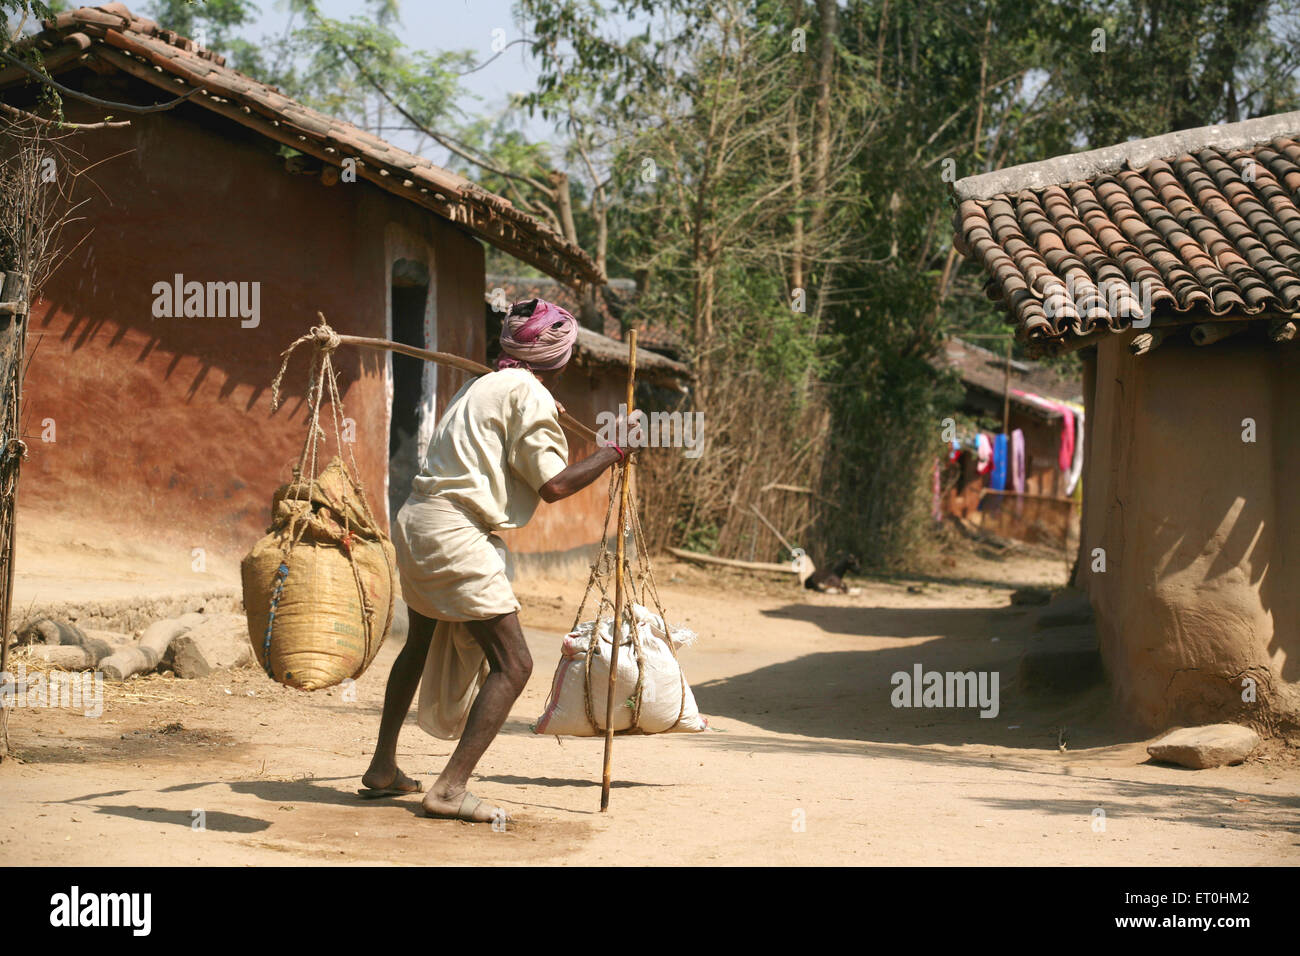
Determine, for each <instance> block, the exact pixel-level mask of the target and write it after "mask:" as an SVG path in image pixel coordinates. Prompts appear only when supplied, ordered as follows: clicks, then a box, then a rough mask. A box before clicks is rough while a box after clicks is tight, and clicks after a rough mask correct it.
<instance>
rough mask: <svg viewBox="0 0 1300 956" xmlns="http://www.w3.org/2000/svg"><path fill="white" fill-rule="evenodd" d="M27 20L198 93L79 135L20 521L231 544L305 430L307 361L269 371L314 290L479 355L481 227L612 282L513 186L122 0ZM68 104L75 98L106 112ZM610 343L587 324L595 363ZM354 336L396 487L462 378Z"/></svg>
mask: <svg viewBox="0 0 1300 956" xmlns="http://www.w3.org/2000/svg"><path fill="white" fill-rule="evenodd" d="M25 42H26V43H27V44H29V45H31V46H34V47H35V48H37V49H38V50H39V51H40V54H41V57H42V59H43V62H44V64H45V66H46V68H47V69H48V70H49V71H50V72H51V73H52V74H53V75H54V76H55V77H56V78H57V79H58V81H59V82H60V83H61V84H63V85H65V86H67V87H69V88H71V89H74V90H78V91H82V92H86V93H89V94H92V95H95V96H98V97H100V98H103V99H107V100H113V101H116V102H129V103H136V104H142V105H144V104H154V103H161V102H165V101H169V100H172V99H174V98H176V97H178V96H180V95H182V94H186V93H189V94H192V95H190V96H189V98H188V99H187V100H185V101H184V102H181V103H180V104H179V105H177V106H175V108H172V109H169V110H166V111H162V112H155V113H149V114H146V115H138V116H137V115H132V116H131V117H130V125H129V126H127V127H124V128H113V129H100V130H96V131H94V132H93V133H86V134H82V135H81V136H79V137H78V147H79V148H80V149H81V150H83V151H84V153H85V165H86V166H89V165H91V164H95V163H99V165H98V166H96V168H95V170H94V172H93V174H92V176H93V179H94V183H95V187H94V189H93V190H91V191H90V192H89V194H88V195H89V199H90V201H89V202H88V203H87V205H86V206H84V207H83V209H82V215H84V217H85V221H84V222H83V223H81V224H79V225H78V226H77V227H76V229H77V231H78V233H89V239H88V240H87V241H86V242H84V243H83V244H82V245H81V246H80V247H79V248H78V249H77V251H76V252H75V253H74V254H73V255H72V257H71V258H70V259H69V260H68V261H67V262H66V263H64V264H63V266H62V268H61V269H60V270H59V271H58V272H57V273H56V274H55V276H54V278H53V279H52V280H51V281H50V282H49V283H48V285H47V287H46V288H45V289H44V295H43V298H41V299H39V300H37V301H36V302H35V303H34V304H33V309H32V315H31V337H32V340H33V341H35V340H37V339H39V344H38V346H37V350H36V357H35V360H34V361H33V363H32V365H31V370H30V374H29V377H28V379H27V384H26V406H27V414H28V416H29V417H30V419H31V420H32V421H33V422H35V423H42V422H49V423H50V424H49V427H48V428H47V429H46V431H47V433H48V436H49V440H46V441H33V442H30V443H29V445H30V451H31V454H30V460H29V462H28V464H27V465H26V467H25V469H24V472H23V486H22V489H21V492H20V498H19V502H20V513H21V520H20V522H19V527H20V529H21V530H20V533H21V534H22V535H24V536H27V537H29V538H30V537H35V536H45V535H49V534H54V533H56V532H57V526H59V525H60V523H68V524H72V525H75V526H76V527H78V528H80V529H82V530H83V531H84V529H86V528H95V529H103V534H105V535H111V536H114V537H118V538H129V539H133V540H148V541H150V542H158V543H160V544H162V543H166V544H169V545H173V546H177V547H181V548H185V549H191V548H205V549H207V550H208V551H210V552H220V553H223V554H230V555H233V556H238V554H240V553H242V551H243V550H244V549H246V548H247V547H248V545H249V544H250V543H251V542H252V541H253V540H255V539H256V538H257V537H258V536H260V535H261V534H262V533H263V532H264V529H265V526H266V523H267V520H268V504H269V496H270V493H271V491H272V490H273V489H274V488H275V487H276V486H277V485H278V484H279V483H281V482H282V481H283V480H285V479H286V477H287V476H288V474H289V467H290V463H291V461H292V460H293V459H294V458H296V455H297V452H298V449H299V448H300V447H301V443H302V440H303V437H304V433H305V425H306V419H305V412H306V409H305V408H304V404H303V395H304V390H305V384H306V382H305V377H306V363H305V362H303V361H301V360H296V363H297V364H295V365H291V366H290V372H289V377H288V379H287V382H288V389H289V396H290V401H289V402H288V404H287V406H286V407H285V408H283V409H281V411H280V412H279V413H278V414H275V415H272V414H271V413H270V408H269V405H270V398H271V396H270V389H269V385H270V382H271V379H272V377H273V376H274V374H275V372H276V370H277V368H278V365H279V361H280V359H279V355H280V352H281V351H282V350H283V349H284V348H285V347H286V346H287V345H288V344H289V343H290V342H291V341H292V340H293V339H295V338H296V337H298V336H299V335H301V334H303V333H304V332H305V331H306V330H307V329H308V328H309V327H310V326H311V325H313V324H315V322H316V318H315V316H316V313H317V311H318V310H319V311H320V312H323V313H324V314H325V316H326V317H327V319H328V320H329V321H330V323H331V324H332V325H333V326H334V327H335V328H336V329H337V330H339V331H340V332H344V333H350V334H356V335H363V336H374V337H383V338H390V339H396V340H398V341H402V342H406V343H409V344H412V345H416V346H420V347H424V348H430V349H438V350H443V351H448V352H453V353H456V354H459V355H463V356H466V357H469V358H474V359H477V360H479V361H483V360H485V359H486V357H487V356H486V351H485V322H484V301H483V290H484V247H483V245H482V244H483V243H490V244H491V245H493V246H495V247H497V248H498V249H501V250H503V251H504V252H506V253H509V254H510V255H511V256H513V257H515V258H517V259H518V260H520V261H522V262H523V263H526V264H527V265H529V266H531V267H532V268H535V269H537V270H540V271H541V272H543V273H545V274H546V275H547V276H550V277H553V279H554V280H555V281H556V282H557V283H559V284H561V285H563V286H566V287H568V286H573V287H580V286H582V285H583V284H584V283H597V282H599V281H601V278H602V277H601V276H600V275H599V273H598V271H597V269H596V267H595V265H594V264H593V262H592V261H591V259H590V258H588V256H587V255H586V254H585V253H583V251H582V250H581V249H579V248H577V247H576V246H574V245H572V244H571V243H568V242H566V241H565V240H564V239H563V238H561V237H560V236H559V235H557V234H556V233H554V232H553V231H551V230H550V229H549V228H548V227H546V226H544V225H542V224H541V223H539V222H537V221H536V220H534V219H532V218H531V217H529V216H527V215H524V214H522V213H520V212H519V211H518V210H516V209H515V208H514V207H513V206H512V205H511V204H510V203H509V202H508V201H507V200H505V199H503V198H501V197H500V196H496V195H494V194H492V193H489V192H487V191H485V190H483V189H481V188H480V187H478V186H477V185H475V184H474V183H473V182H470V181H468V180H466V179H465V178H463V177H461V176H459V175H456V174H454V173H452V172H449V171H447V170H445V169H442V168H440V167H438V166H436V165H434V164H432V163H430V162H429V161H428V160H426V159H423V158H420V157H418V156H415V155H412V154H410V153H408V152H405V151H403V150H401V149H399V148H397V147H396V146H394V145H393V144H391V143H387V142H384V141H383V140H380V139H378V138H376V137H375V136H372V135H370V134H368V133H366V132H364V131H363V130H361V129H358V128H357V127H355V126H353V125H351V124H349V123H346V122H342V121H340V120H337V119H334V118H332V117H329V116H325V115H322V114H321V113H319V112H317V111H315V110H313V109H310V108H308V107H306V106H303V105H302V104H300V103H297V102H295V101H294V100H292V99H289V98H288V97H285V96H283V95H281V94H280V93H279V92H277V91H276V90H274V89H272V88H270V87H268V86H265V85H263V84H261V83H259V82H257V81H256V80H254V79H252V78H250V77H248V76H245V75H243V74H241V73H239V72H237V71H235V70H233V69H231V68H230V67H228V66H226V65H225V64H224V62H223V60H222V58H221V57H220V56H216V55H213V54H212V53H211V52H208V51H205V50H201V49H197V48H196V47H195V45H194V43H192V42H191V41H190V40H189V39H186V38H185V37H182V36H178V35H177V34H175V33H173V32H170V31H168V30H165V29H163V28H161V27H159V26H158V25H156V24H154V23H152V22H150V21H148V20H144V19H142V18H140V17H137V16H134V15H133V14H132V13H131V12H130V11H129V10H127V9H126V8H125V7H124V6H122V5H121V4H107V5H104V6H101V7H93V8H81V9H78V10H74V11H71V12H68V13H63V14H60V15H59V16H58V17H57V19H55V20H53V21H48V22H47V23H46V24H45V29H44V31H43V32H41V33H39V34H37V35H36V36H35V37H33V38H31V39H29V40H27V41H25ZM38 89H39V87H38V85H37V84H36V83H34V82H32V81H31V80H30V78H29V77H28V76H27V75H26V74H24V73H23V72H21V71H20V70H18V69H17V68H5V69H3V70H0V96H2V97H3V98H4V100H5V101H6V102H9V103H11V104H14V105H16V106H20V107H23V106H31V105H32V104H33V103H34V102H35V98H36V96H37V93H38ZM64 105H65V109H66V112H67V115H68V117H69V119H71V120H74V121H98V120H101V119H103V115H104V111H103V110H102V109H95V108H93V107H88V106H86V105H84V104H82V103H80V102H78V101H77V100H75V99H73V98H71V97H65V99H64ZM615 347H617V343H613V342H608V341H601V340H600V336H598V335H597V336H595V337H594V338H592V337H586V338H584V343H583V362H595V361H597V357H598V355H599V356H605V355H607V353H608V351H609V349H611V348H615ZM336 361H337V364H338V367H339V368H340V374H341V385H342V387H343V389H344V401H345V404H346V409H347V413H348V416H349V417H350V418H351V419H352V420H353V422H354V425H355V429H354V431H355V443H354V445H353V451H354V453H355V455H356V459H357V462H358V465H359V467H360V470H361V473H362V477H363V480H364V482H365V485H366V487H367V489H369V491H370V495H371V499H372V504H373V505H374V506H375V507H376V508H377V509H379V510H383V509H384V508H385V504H386V503H387V502H388V501H389V500H390V495H389V494H386V493H385V492H386V482H387V481H388V475H389V466H390V463H391V459H392V458H393V457H394V456H399V455H400V454H407V455H410V454H413V453H418V450H419V448H420V447H422V445H423V443H425V442H427V439H428V436H429V435H430V434H431V431H432V428H433V425H434V422H435V419H436V416H437V414H438V412H439V410H440V409H441V407H442V406H443V405H444V404H445V403H446V402H447V400H448V399H449V398H450V396H451V395H452V394H453V393H454V392H455V391H456V390H457V389H458V388H459V387H460V385H461V384H463V381H464V377H463V376H462V374H460V373H457V372H454V371H450V370H447V369H443V368H439V367H437V366H434V365H430V364H427V363H423V362H420V361H418V360H406V359H402V360H397V361H395V360H394V359H393V358H392V357H391V356H389V355H388V354H387V353H369V352H367V353H361V352H359V351H357V350H350V351H349V350H347V349H343V350H340V351H339V352H338V353H337V355H336ZM584 387H585V386H584ZM608 397H609V396H607V395H606V394H605V393H604V392H600V391H598V390H592V389H590V388H589V389H587V391H586V392H585V393H584V394H583V395H582V396H581V397H576V396H575V397H572V398H571V399H570V405H569V407H570V408H571V409H572V410H573V411H574V412H575V413H577V414H578V415H579V416H580V417H584V418H588V419H590V418H591V417H592V416H593V410H594V408H595V407H596V406H597V405H598V404H599V403H600V402H602V401H605V400H606V399H607V398H608ZM412 436H413V437H414V439H415V445H414V452H412V446H411V444H410V439H411V437H412ZM404 441H405V446H404V444H403V443H404ZM583 451H584V449H583V448H582V446H581V444H580V443H579V442H577V441H575V442H574V443H573V453H574V454H580V453H582V452H583ZM397 464H398V467H397V468H396V469H395V470H394V473H395V474H400V472H401V471H402V467H403V466H402V462H401V461H400V460H399V461H398V463H397ZM399 480H400V479H399ZM388 490H392V491H393V492H394V495H393V496H392V498H393V500H397V501H398V503H400V498H401V497H403V495H402V494H401V491H400V489H396V488H394V489H388ZM603 504H604V491H603V489H602V488H601V487H599V486H596V487H593V488H592V489H589V490H588V492H587V493H586V494H585V495H584V496H578V497H577V498H575V499H573V500H571V501H566V502H564V503H562V504H560V505H557V506H554V507H550V508H548V509H544V510H546V512H547V518H546V520H545V521H544V522H541V523H540V524H539V526H538V528H537V529H536V530H532V529H530V535H531V537H530V538H529V539H528V540H527V541H525V542H522V544H523V545H524V546H525V547H526V550H528V551H530V552H532V553H536V554H540V555H545V554H547V553H551V552H555V553H561V552H568V551H570V550H572V549H573V548H574V547H576V546H577V545H578V544H583V543H587V538H590V540H592V541H594V540H597V535H598V531H599V529H598V527H596V526H595V525H596V522H595V521H593V520H592V519H591V518H590V515H591V513H593V511H595V510H596V509H597V507H598V506H599V511H600V514H601V515H602V516H603V513H604V512H603ZM584 535H585V536H586V537H585V538H584ZM20 547H21V545H20Z"/></svg>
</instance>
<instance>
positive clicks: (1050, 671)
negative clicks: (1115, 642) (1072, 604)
mask: <svg viewBox="0 0 1300 956" xmlns="http://www.w3.org/2000/svg"><path fill="white" fill-rule="evenodd" d="M1019 678H1020V687H1021V688H1022V689H1023V690H1025V691H1028V692H1031V693H1034V692H1039V691H1066V692H1073V691H1081V690H1086V689H1087V688H1089V687H1092V686H1093V685H1094V684H1099V683H1101V682H1102V681H1103V680H1105V679H1106V672H1105V670H1104V669H1103V667H1102V663H1101V651H1100V650H1099V649H1098V647H1097V632H1096V631H1095V630H1094V629H1093V627H1092V626H1091V625H1086V624H1085V625H1078V626H1076V627H1056V628H1052V629H1051V630H1048V631H1044V632H1042V633H1041V634H1035V635H1034V636H1033V637H1032V638H1030V641H1029V646H1028V647H1027V648H1026V649H1025V653H1024V654H1023V655H1022V656H1021V658H1020V671H1019Z"/></svg>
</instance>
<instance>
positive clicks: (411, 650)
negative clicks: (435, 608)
mask: <svg viewBox="0 0 1300 956" xmlns="http://www.w3.org/2000/svg"><path fill="white" fill-rule="evenodd" d="M407 617H408V620H409V621H410V627H409V628H408V629H407V632H406V644H405V645H404V646H403V647H402V649H401V651H400V652H399V653H398V655H397V660H395V661H393V670H392V672H391V673H390V674H389V675H388V686H387V687H386V688H385V690H384V713H383V716H382V717H381V718H380V720H379V740H378V741H377V742H376V743H375V756H374V757H373V758H372V759H371V761H370V768H369V769H368V770H366V773H365V776H363V777H362V778H361V782H362V783H363V784H365V785H366V786H367V787H369V788H371V789H372V790H380V789H384V788H387V787H397V788H399V789H401V790H405V791H407V792H409V793H417V792H419V789H420V785H419V783H417V782H416V781H415V780H412V779H411V778H410V777H408V776H406V774H404V773H402V771H401V770H399V769H398V768H397V735H398V734H399V733H401V730H402V722H403V721H404V720H406V713H407V711H409V710H410V709H411V701H412V700H413V699H414V698H415V690H416V688H417V687H419V686H420V678H421V676H423V674H424V662H425V659H426V658H428V656H429V642H430V641H432V640H433V629H434V628H435V627H437V625H438V622H437V621H434V620H432V619H430V618H427V617H425V616H424V615H422V614H417V613H416V612H415V611H412V610H410V609H409V608H408V609H407Z"/></svg>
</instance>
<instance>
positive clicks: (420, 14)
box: [243, 0, 552, 162]
mask: <svg viewBox="0 0 1300 956" xmlns="http://www.w3.org/2000/svg"><path fill="white" fill-rule="evenodd" d="M255 2H257V5H258V7H259V8H260V10H261V16H260V17H259V18H258V19H257V21H256V22H255V23H253V24H251V25H249V26H248V27H246V28H245V29H244V31H243V32H244V34H245V35H246V36H247V37H249V38H250V39H254V40H257V39H261V38H262V37H263V36H268V35H272V34H278V33H280V32H282V31H283V30H284V27H285V24H286V23H287V22H288V12H287V11H286V10H285V9H284V5H283V4H282V3H281V2H280V0H255ZM320 6H321V10H322V12H324V13H325V15H326V16H328V17H331V18H333V19H336V20H346V19H349V18H351V17H353V16H356V15H361V14H364V13H365V9H366V8H365V4H363V3H361V2H360V0H320ZM513 6H514V4H513V0H402V2H401V5H400V10H401V21H402V29H400V30H399V31H398V34H399V36H401V37H402V39H403V40H404V41H405V43H406V45H407V46H408V47H410V48H412V49H424V50H429V51H430V52H437V51H441V50H470V51H472V52H473V53H474V63H475V64H476V65H477V64H479V63H483V62H484V61H486V60H488V59H490V58H491V57H492V56H493V52H492V41H493V30H502V31H504V38H505V42H506V43H509V42H510V41H511V40H517V39H520V38H521V36H522V34H521V32H520V31H519V29H518V28H517V27H516V26H515V22H514V17H513V15H512V8H513ZM536 76H537V71H536V69H535V67H534V66H533V63H532V57H531V56H530V55H529V53H528V49H527V47H526V46H525V45H524V44H519V45H517V46H512V47H509V48H507V49H506V50H505V51H504V52H503V53H502V54H501V55H500V56H499V57H497V58H496V59H495V60H493V61H492V63H490V64H488V65H487V66H486V67H484V68H483V69H481V70H478V71H477V72H474V73H471V74H469V75H468V76H466V77H464V78H463V80H462V85H463V86H464V88H465V89H466V90H467V91H468V92H469V93H471V94H473V95H474V96H476V97H478V99H477V100H474V99H469V98H467V99H466V100H465V101H464V102H463V103H462V104H461V106H462V108H463V109H465V110H466V111H467V112H469V113H471V114H473V115H477V114H478V113H480V112H491V113H496V112H499V111H500V110H502V109H503V108H504V107H505V104H506V103H507V102H508V100H509V96H510V94H511V93H514V92H523V91H526V90H531V89H533V87H534V85H535V83H536ZM524 131H525V133H526V134H527V136H528V138H529V139H531V140H533V141H535V142H536V141H542V140H546V139H549V138H550V137H551V135H552V129H551V126H550V124H549V123H547V122H546V121H544V120H542V119H541V118H540V117H536V118H534V119H532V120H530V121H526V122H525V125H524ZM388 138H390V139H392V140H393V141H394V142H395V143H396V144H397V145H399V146H403V147H406V148H411V146H412V145H413V144H414V140H413V139H412V140H410V141H408V142H403V140H402V137H401V135H400V134H397V133H394V134H392V135H391V136H389V137H388ZM426 153H427V154H428V156H429V158H430V159H432V160H434V161H435V162H441V161H445V153H444V152H443V151H442V150H441V149H440V148H439V147H437V146H433V147H431V148H430V149H428V150H426ZM440 154H441V155H440Z"/></svg>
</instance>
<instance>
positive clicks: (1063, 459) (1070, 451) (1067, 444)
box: [1056, 403, 1074, 474]
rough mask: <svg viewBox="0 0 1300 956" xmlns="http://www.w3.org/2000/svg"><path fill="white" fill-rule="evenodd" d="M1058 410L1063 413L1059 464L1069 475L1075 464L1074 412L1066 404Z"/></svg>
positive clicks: (1060, 404) (1058, 405)
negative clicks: (1071, 467)
mask: <svg viewBox="0 0 1300 956" xmlns="http://www.w3.org/2000/svg"><path fill="white" fill-rule="evenodd" d="M1056 409H1057V411H1059V412H1060V413H1061V453H1060V455H1059V456H1058V458H1057V464H1059V465H1060V466H1061V471H1063V472H1065V473H1066V474H1069V472H1070V465H1071V464H1072V463H1073V462H1074V410H1073V409H1071V408H1070V406H1069V405H1066V404H1064V403H1058V404H1057V406H1056Z"/></svg>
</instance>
